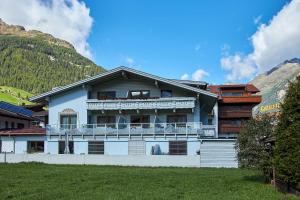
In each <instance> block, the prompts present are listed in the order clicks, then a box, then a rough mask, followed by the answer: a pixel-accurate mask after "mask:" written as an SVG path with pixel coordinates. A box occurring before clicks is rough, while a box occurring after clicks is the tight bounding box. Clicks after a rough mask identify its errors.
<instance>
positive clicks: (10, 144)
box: [1, 139, 14, 152]
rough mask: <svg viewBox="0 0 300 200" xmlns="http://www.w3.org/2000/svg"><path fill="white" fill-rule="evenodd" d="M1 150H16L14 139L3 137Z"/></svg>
mask: <svg viewBox="0 0 300 200" xmlns="http://www.w3.org/2000/svg"><path fill="white" fill-rule="evenodd" d="M1 152H14V140H13V139H3V140H2V141H1Z"/></svg>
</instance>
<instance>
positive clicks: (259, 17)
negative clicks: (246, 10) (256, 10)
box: [253, 15, 262, 25]
mask: <svg viewBox="0 0 300 200" xmlns="http://www.w3.org/2000/svg"><path fill="white" fill-rule="evenodd" d="M261 19H262V15H259V16H257V17H255V18H254V19H253V22H254V24H255V25H257V24H259V23H260V21H261Z"/></svg>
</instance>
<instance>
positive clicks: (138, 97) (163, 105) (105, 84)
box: [31, 67, 218, 155]
mask: <svg viewBox="0 0 300 200" xmlns="http://www.w3.org/2000/svg"><path fill="white" fill-rule="evenodd" d="M206 86H207V84H206V83H203V82H193V81H188V82H186V83H184V82H183V81H176V80H170V79H165V78H161V77H158V76H154V75H151V74H148V73H144V72H141V71H137V70H134V69H130V68H126V67H119V68H116V69H113V70H110V71H107V72H104V73H101V74H99V75H96V76H94V77H90V78H87V79H85V80H82V81H78V82H75V83H72V84H70V85H67V86H64V87H58V88H54V89H53V90H51V91H49V92H46V93H44V94H40V95H38V96H35V97H32V98H31V101H33V102H37V103H42V104H47V105H48V108H49V125H48V127H47V147H46V148H45V149H47V151H45V153H50V154H57V153H68V152H70V153H75V154H95V153H97V154H106V155H128V154H129V155H136V154H139V155H140V154H143V155H151V154H171V155H197V153H199V150H200V141H199V140H200V139H201V138H203V139H205V138H209V139H217V138H218V117H217V113H218V112H217V111H218V105H217V95H216V94H213V93H211V92H209V91H207V90H206ZM213 110H214V112H213ZM210 113H216V115H214V116H210ZM209 116H210V117H211V120H210V125H209V124H208V121H209V120H208V119H209ZM67 143H68V145H67ZM66 146H67V147H69V148H66Z"/></svg>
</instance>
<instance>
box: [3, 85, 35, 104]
mask: <svg viewBox="0 0 300 200" xmlns="http://www.w3.org/2000/svg"><path fill="white" fill-rule="evenodd" d="M31 96H32V94H30V93H29V92H26V91H24V90H21V89H17V88H14V87H8V86H0V101H5V102H8V103H11V104H14V105H23V104H25V105H31V104H33V103H31V102H29V101H28V98H29V97H31Z"/></svg>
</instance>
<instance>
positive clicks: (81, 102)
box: [49, 87, 87, 125]
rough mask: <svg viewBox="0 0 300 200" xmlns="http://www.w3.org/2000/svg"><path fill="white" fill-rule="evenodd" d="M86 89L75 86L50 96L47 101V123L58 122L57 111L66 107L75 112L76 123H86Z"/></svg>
mask: <svg viewBox="0 0 300 200" xmlns="http://www.w3.org/2000/svg"><path fill="white" fill-rule="evenodd" d="M86 100H87V91H86V89H85V88H82V87H80V88H76V89H73V90H70V91H68V92H64V93H62V94H58V95H55V96H53V97H51V99H50V101H49V124H50V125H53V124H59V123H60V119H59V113H60V112H62V111H63V110H64V109H66V108H70V109H73V110H74V111H75V112H77V123H78V124H86V123H87V109H86V108H87V105H86Z"/></svg>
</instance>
